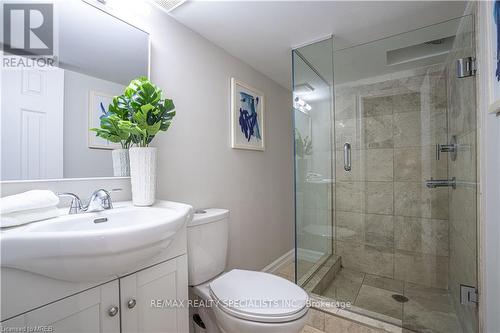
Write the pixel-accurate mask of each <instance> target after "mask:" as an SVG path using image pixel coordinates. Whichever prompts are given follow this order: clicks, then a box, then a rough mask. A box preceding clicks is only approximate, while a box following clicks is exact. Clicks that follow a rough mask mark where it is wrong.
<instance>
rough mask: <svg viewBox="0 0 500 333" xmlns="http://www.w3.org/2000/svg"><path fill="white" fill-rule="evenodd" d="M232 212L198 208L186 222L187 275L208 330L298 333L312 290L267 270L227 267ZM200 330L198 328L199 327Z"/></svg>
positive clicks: (301, 327) (204, 324) (243, 332)
mask: <svg viewBox="0 0 500 333" xmlns="http://www.w3.org/2000/svg"><path fill="white" fill-rule="evenodd" d="M228 231H229V211H228V210H225V209H206V210H203V211H197V212H196V213H195V214H194V218H193V220H192V221H191V222H189V223H188V226H187V238H188V241H187V243H188V269H189V271H188V274H189V275H188V276H189V286H190V292H191V294H194V295H195V296H196V297H197V298H198V300H199V304H203V305H204V306H199V307H196V308H195V309H194V310H195V311H196V312H197V314H198V315H199V316H200V317H201V320H202V321H203V326H204V327H205V329H204V332H206V333H257V332H258V333H299V332H300V331H301V330H302V329H303V327H304V326H305V323H306V315H307V312H308V299H309V297H308V295H307V293H306V292H305V291H304V290H303V289H302V288H300V287H299V286H297V285H295V284H294V283H292V282H290V281H288V280H286V279H284V278H281V277H279V276H276V275H272V274H269V273H264V272H257V271H248V270H241V269H233V270H231V271H229V272H227V273H224V270H225V268H226V257H227V244H228V236H229V234H228ZM196 332H197V331H196Z"/></svg>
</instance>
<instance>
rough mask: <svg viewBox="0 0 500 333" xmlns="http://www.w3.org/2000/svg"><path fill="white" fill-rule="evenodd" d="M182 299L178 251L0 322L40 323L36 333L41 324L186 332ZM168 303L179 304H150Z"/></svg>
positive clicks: (61, 332) (63, 331)
mask: <svg viewBox="0 0 500 333" xmlns="http://www.w3.org/2000/svg"><path fill="white" fill-rule="evenodd" d="M187 299H188V276H187V255H185V254H184V255H181V256H179V257H176V258H173V259H171V260H169V261H166V262H163V263H160V264H157V265H154V266H151V267H149V268H146V269H143V270H141V271H138V272H136V273H133V274H130V275H127V276H125V277H122V278H120V279H116V280H113V281H111V282H108V283H105V284H103V285H100V286H98V287H94V288H91V289H88V290H85V291H83V292H80V293H78V294H76V295H73V296H69V297H66V298H64V299H62V300H59V301H56V302H53V303H51V304H48V305H45V306H42V307H40V308H38V309H35V310H32V311H29V312H27V313H25V314H23V315H20V316H17V317H14V318H12V319H9V320H6V321H3V322H2V323H1V326H2V327H3V329H5V330H6V329H7V328H8V327H10V328H14V327H23V328H24V327H28V328H34V327H40V330H39V331H40V332H44V330H43V329H44V327H46V328H47V330H46V332H54V333H68V332H71V333H80V332H81V333H100V332H103V333H104V332H108V333H119V332H123V333H125V332H126V333H148V332H151V333H153V332H154V333H158V332H162V333H174V332H177V333H186V332H189V327H188V325H189V318H188V316H189V312H188V311H189V309H188V308H187V304H186V301H187ZM169 301H172V302H173V304H174V305H175V304H178V305H179V306H178V307H177V306H165V307H163V306H161V307H157V306H154V305H158V304H160V305H164V304H168V302H169ZM181 303H182V304H181ZM180 305H182V306H180ZM120 327H121V329H120Z"/></svg>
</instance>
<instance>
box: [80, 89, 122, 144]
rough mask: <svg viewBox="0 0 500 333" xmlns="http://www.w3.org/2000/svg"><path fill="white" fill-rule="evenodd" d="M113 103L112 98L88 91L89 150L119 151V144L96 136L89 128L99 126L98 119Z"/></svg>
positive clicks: (104, 94)
mask: <svg viewBox="0 0 500 333" xmlns="http://www.w3.org/2000/svg"><path fill="white" fill-rule="evenodd" d="M112 101H113V96H111V95H109V94H106V93H102V92H98V91H94V90H90V91H89V105H88V131H87V135H88V147H89V148H91V149H111V150H112V149H120V148H121V145H120V144H119V143H113V142H109V141H107V140H104V139H103V138H100V137H98V136H96V133H95V132H93V131H91V130H90V129H91V128H98V127H100V126H101V120H100V117H101V116H102V115H103V114H104V113H105V112H106V111H107V109H108V106H109V104H111V102H112Z"/></svg>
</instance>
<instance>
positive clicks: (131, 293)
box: [120, 255, 189, 333]
mask: <svg viewBox="0 0 500 333" xmlns="http://www.w3.org/2000/svg"><path fill="white" fill-rule="evenodd" d="M120 297H121V321H122V333H138V332H141V333H142V332H151V333H153V332H155V333H156V332H165V333H167V332H179V333H187V332H189V327H188V325H189V321H188V319H189V318H188V316H189V310H188V308H187V304H186V302H187V299H188V275H187V256H186V255H183V256H180V257H177V258H176V259H172V260H170V261H167V262H165V263H162V264H159V265H156V266H153V267H151V268H148V269H145V270H143V271H140V272H137V273H135V274H132V275H129V276H126V277H124V278H121V279H120ZM170 301H172V302H173V303H172V304H168V303H169V302H170ZM181 302H182V304H181ZM176 305H178V306H176Z"/></svg>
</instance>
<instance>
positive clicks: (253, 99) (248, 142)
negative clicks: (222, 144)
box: [231, 77, 266, 151]
mask: <svg viewBox="0 0 500 333" xmlns="http://www.w3.org/2000/svg"><path fill="white" fill-rule="evenodd" d="M231 147H232V148H234V149H247V150H257V151H264V150H265V149H266V145H265V96H264V94H263V93H262V92H260V91H259V90H257V89H255V88H253V87H251V86H249V85H248V84H246V83H244V82H241V81H239V80H237V79H235V78H234V77H232V78H231Z"/></svg>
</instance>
